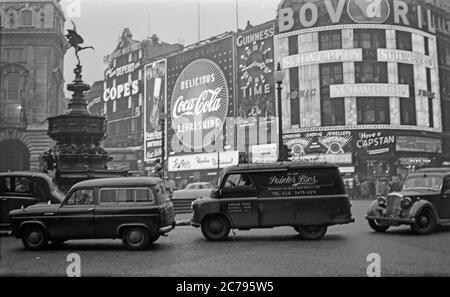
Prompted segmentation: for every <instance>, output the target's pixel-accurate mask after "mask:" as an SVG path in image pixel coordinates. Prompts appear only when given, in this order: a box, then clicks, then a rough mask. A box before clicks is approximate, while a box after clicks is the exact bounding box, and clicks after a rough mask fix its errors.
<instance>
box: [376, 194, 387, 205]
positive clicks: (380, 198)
mask: <svg viewBox="0 0 450 297" xmlns="http://www.w3.org/2000/svg"><path fill="white" fill-rule="evenodd" d="M377 201H378V205H379V206H385V205H386V197H384V196H378V197H377Z"/></svg>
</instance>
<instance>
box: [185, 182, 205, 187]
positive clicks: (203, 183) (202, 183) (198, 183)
mask: <svg viewBox="0 0 450 297" xmlns="http://www.w3.org/2000/svg"><path fill="white" fill-rule="evenodd" d="M189 185H209V182H195V183H190V184H188V186H189Z"/></svg>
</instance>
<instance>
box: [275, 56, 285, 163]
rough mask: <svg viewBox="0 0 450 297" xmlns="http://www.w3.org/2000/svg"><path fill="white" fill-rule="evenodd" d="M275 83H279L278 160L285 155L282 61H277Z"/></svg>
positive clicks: (281, 159) (282, 159)
mask: <svg viewBox="0 0 450 297" xmlns="http://www.w3.org/2000/svg"><path fill="white" fill-rule="evenodd" d="M273 77H274V79H275V83H276V84H277V113H278V162H281V161H284V156H283V126H282V125H283V121H282V109H281V89H282V87H281V84H282V83H283V79H284V72H283V71H282V70H281V66H280V63H277V70H276V71H275V72H274V75H273Z"/></svg>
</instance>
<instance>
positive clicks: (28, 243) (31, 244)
mask: <svg viewBox="0 0 450 297" xmlns="http://www.w3.org/2000/svg"><path fill="white" fill-rule="evenodd" d="M22 243H23V245H24V246H25V248H27V249H29V250H40V249H42V248H44V247H45V246H46V245H47V243H48V236H47V233H46V232H45V230H44V228H42V227H41V226H39V225H31V226H26V227H25V229H24V230H23V232H22Z"/></svg>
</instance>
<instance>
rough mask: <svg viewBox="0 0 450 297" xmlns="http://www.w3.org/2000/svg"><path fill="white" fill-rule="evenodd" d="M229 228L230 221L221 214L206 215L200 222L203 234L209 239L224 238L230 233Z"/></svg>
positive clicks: (217, 239)
mask: <svg viewBox="0 0 450 297" xmlns="http://www.w3.org/2000/svg"><path fill="white" fill-rule="evenodd" d="M230 229H231V227H230V223H229V222H228V220H227V219H226V218H224V217H223V216H219V215H212V216H208V217H206V218H205V219H204V220H203V222H202V233H203V236H205V238H206V239H208V240H211V241H220V240H225V239H226V238H227V237H228V234H229V233H230Z"/></svg>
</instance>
